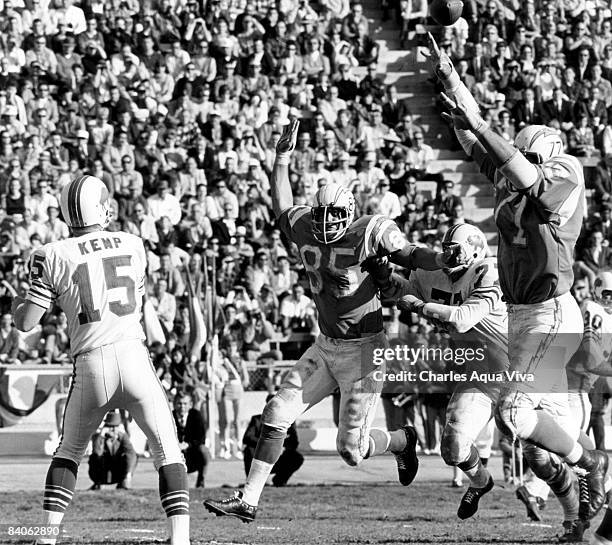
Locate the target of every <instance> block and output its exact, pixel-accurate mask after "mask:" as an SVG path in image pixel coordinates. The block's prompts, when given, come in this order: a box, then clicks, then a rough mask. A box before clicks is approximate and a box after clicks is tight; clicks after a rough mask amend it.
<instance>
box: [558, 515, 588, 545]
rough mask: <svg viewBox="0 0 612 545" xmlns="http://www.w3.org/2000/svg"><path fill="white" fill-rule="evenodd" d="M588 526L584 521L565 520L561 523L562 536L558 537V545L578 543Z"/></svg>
mask: <svg viewBox="0 0 612 545" xmlns="http://www.w3.org/2000/svg"><path fill="white" fill-rule="evenodd" d="M589 526H590V524H589V522H588V521H586V520H566V521H564V522H563V530H564V531H563V534H562V535H560V536H558V539H559V543H580V542H581V541H582V538H583V536H584V532H585V530H586V529H587V528H588V527H589Z"/></svg>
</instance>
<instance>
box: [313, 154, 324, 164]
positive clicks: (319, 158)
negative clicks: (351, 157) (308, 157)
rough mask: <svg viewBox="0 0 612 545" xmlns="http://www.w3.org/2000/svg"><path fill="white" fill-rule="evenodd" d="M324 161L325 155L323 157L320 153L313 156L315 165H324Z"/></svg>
mask: <svg viewBox="0 0 612 545" xmlns="http://www.w3.org/2000/svg"><path fill="white" fill-rule="evenodd" d="M325 161H326V159H325V155H323V154H322V153H317V154H316V155H315V163H325Z"/></svg>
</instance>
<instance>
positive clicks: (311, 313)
mask: <svg viewBox="0 0 612 545" xmlns="http://www.w3.org/2000/svg"><path fill="white" fill-rule="evenodd" d="M280 315H281V319H282V328H283V332H284V334H285V335H290V333H291V331H296V332H310V331H311V330H312V328H313V327H314V326H315V322H314V320H315V310H314V303H313V302H312V299H310V298H309V297H307V296H306V295H305V294H304V288H303V287H302V285H301V284H294V285H293V287H292V290H291V295H289V296H287V297H285V298H284V299H283V301H282V302H281V306H280Z"/></svg>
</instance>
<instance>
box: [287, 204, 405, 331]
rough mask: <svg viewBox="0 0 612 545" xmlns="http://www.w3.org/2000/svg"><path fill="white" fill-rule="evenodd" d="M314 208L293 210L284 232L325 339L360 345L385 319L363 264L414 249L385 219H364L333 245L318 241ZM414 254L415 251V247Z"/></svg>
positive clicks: (394, 224)
mask: <svg viewBox="0 0 612 545" xmlns="http://www.w3.org/2000/svg"><path fill="white" fill-rule="evenodd" d="M311 210H312V208H311V207H310V206H293V207H292V208H290V209H288V210H286V211H285V212H283V214H282V215H281V216H280V218H279V224H280V228H281V230H282V231H283V233H285V235H286V236H287V237H288V238H289V239H290V240H291V241H293V242H295V244H297V246H298V248H299V250H300V256H301V258H302V263H303V264H304V269H305V270H306V273H307V274H308V279H309V282H310V288H311V291H312V297H313V299H314V302H315V305H316V306H317V311H318V314H319V327H320V329H321V333H323V334H324V335H327V336H328V337H332V338H335V339H354V338H358V337H363V336H366V335H371V334H375V333H378V332H380V331H381V330H382V329H383V317H382V309H381V305H380V300H379V297H378V289H377V287H376V286H375V284H374V282H373V280H372V278H371V277H370V275H369V274H368V273H367V272H362V270H361V263H362V262H363V261H364V260H365V259H367V258H368V257H373V256H385V255H389V254H392V253H394V252H397V251H399V250H402V249H403V248H405V247H406V246H408V242H407V241H406V239H405V237H404V235H403V234H402V232H401V231H400V230H399V228H398V226H397V224H396V223H395V222H394V221H392V220H390V219H389V218H386V217H384V216H380V215H376V216H362V217H360V218H358V219H356V220H355V221H353V223H352V224H351V225H350V226H349V228H348V230H347V232H346V234H345V235H344V236H343V237H342V238H341V239H340V240H339V241H338V242H335V243H332V244H322V243H321V242H319V241H318V240H317V239H316V238H315V237H314V235H313V229H312V217H311ZM411 248H414V247H411Z"/></svg>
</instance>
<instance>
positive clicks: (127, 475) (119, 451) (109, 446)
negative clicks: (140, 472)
mask: <svg viewBox="0 0 612 545" xmlns="http://www.w3.org/2000/svg"><path fill="white" fill-rule="evenodd" d="M91 442H92V453H91V454H90V456H89V478H90V479H91V480H92V481H93V485H92V486H91V488H90V490H100V488H101V485H103V484H116V485H117V488H123V489H128V488H131V486H132V474H133V473H134V470H135V469H136V464H137V462H138V456H137V455H136V452H135V451H134V447H133V446H132V442H131V441H130V438H129V436H128V434H127V433H126V432H125V430H124V429H123V426H122V422H121V415H120V414H119V413H118V412H115V411H113V412H110V413H108V414H107V415H106V417H105V418H104V423H103V427H102V428H101V429H100V430H99V431H98V432H96V433H95V434H94V435H93V437H92V438H91Z"/></svg>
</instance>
